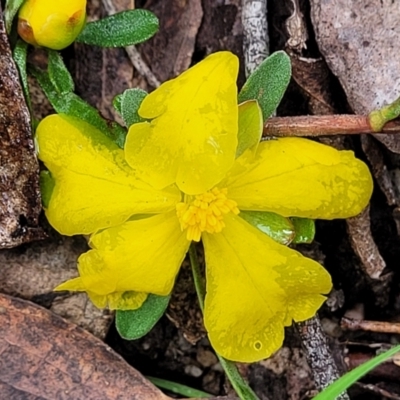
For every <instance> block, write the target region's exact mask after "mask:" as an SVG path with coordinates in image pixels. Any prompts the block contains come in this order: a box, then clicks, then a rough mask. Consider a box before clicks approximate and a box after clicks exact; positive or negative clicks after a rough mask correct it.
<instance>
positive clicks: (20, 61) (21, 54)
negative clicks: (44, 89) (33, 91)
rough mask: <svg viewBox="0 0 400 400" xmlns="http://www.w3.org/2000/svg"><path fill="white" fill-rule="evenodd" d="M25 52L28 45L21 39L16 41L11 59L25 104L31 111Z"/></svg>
mask: <svg viewBox="0 0 400 400" xmlns="http://www.w3.org/2000/svg"><path fill="white" fill-rule="evenodd" d="M27 52H28V43H26V42H24V41H23V40H21V39H18V40H17V44H16V45H15V48H14V51H13V58H14V61H15V64H16V66H17V68H18V72H19V77H20V79H21V84H22V89H23V91H24V96H25V100H26V104H27V105H28V108H29V110H32V104H31V96H30V93H29V86H28V74H27V71H26V60H27Z"/></svg>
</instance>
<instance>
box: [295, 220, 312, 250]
mask: <svg viewBox="0 0 400 400" xmlns="http://www.w3.org/2000/svg"><path fill="white" fill-rule="evenodd" d="M290 220H291V221H292V224H293V226H294V231H295V236H294V238H293V242H292V243H294V244H297V243H311V242H312V241H313V240H314V236H315V222H314V220H313V219H309V218H297V217H293V218H290Z"/></svg>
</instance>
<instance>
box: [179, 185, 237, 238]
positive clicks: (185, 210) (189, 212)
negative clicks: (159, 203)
mask: <svg viewBox="0 0 400 400" xmlns="http://www.w3.org/2000/svg"><path fill="white" fill-rule="evenodd" d="M227 194H228V189H226V188H224V189H221V190H220V189H218V188H216V187H215V188H214V189H211V190H209V191H208V192H205V193H202V194H199V195H196V196H191V197H190V198H187V199H186V201H185V202H181V203H178V204H177V205H176V214H177V215H178V219H179V222H180V224H181V228H182V231H183V230H185V229H187V234H186V237H187V239H188V240H194V241H195V242H198V241H200V237H201V233H202V232H208V233H216V232H221V231H222V229H223V228H224V227H225V224H224V214H228V213H229V212H233V213H234V214H236V215H237V214H239V209H238V208H237V204H236V201H234V200H231V199H228V197H227Z"/></svg>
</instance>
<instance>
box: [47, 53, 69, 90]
mask: <svg viewBox="0 0 400 400" xmlns="http://www.w3.org/2000/svg"><path fill="white" fill-rule="evenodd" d="M48 72H49V78H50V80H51V82H52V84H53V85H54V87H55V88H56V89H57V91H58V92H59V93H61V94H64V93H70V92H73V91H74V89H75V88H74V81H73V80H72V76H71V74H70V73H69V71H68V69H67V68H66V66H65V64H64V61H63V59H62V58H61V56H60V53H59V52H58V51H55V50H49V64H48Z"/></svg>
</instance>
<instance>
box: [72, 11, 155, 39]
mask: <svg viewBox="0 0 400 400" xmlns="http://www.w3.org/2000/svg"><path fill="white" fill-rule="evenodd" d="M157 30H158V18H157V17H156V16H155V15H154V14H153V13H151V12H150V11H147V10H128V11H123V12H120V13H117V14H114V15H110V16H109V17H107V18H103V19H101V20H99V21H94V22H89V23H88V24H86V26H85V28H84V29H83V31H82V32H81V34H80V35H79V36H78V37H77V39H76V41H77V42H81V43H86V44H90V45H93V46H100V47H125V46H130V45H133V44H137V43H141V42H144V41H145V40H147V39H150V38H151V37H152V36H153V35H154V34H155V33H156V32H157Z"/></svg>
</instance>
